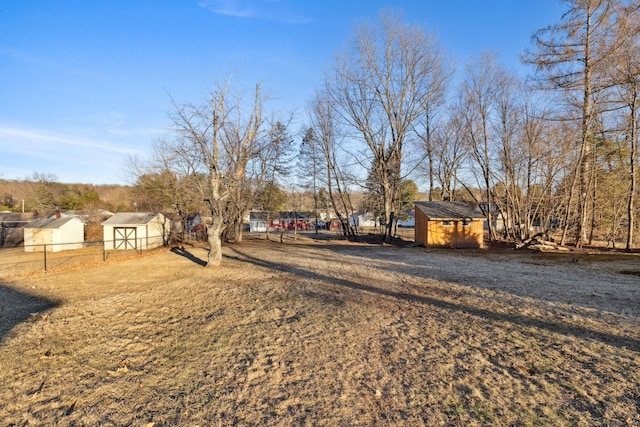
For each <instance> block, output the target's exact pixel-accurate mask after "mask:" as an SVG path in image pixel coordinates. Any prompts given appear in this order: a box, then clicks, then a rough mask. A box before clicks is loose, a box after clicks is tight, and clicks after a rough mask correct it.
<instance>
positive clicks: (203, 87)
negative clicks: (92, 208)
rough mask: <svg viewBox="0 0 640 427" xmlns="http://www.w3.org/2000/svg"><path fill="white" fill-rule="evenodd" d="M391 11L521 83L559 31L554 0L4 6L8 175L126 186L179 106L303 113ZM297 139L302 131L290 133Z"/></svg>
mask: <svg viewBox="0 0 640 427" xmlns="http://www.w3.org/2000/svg"><path fill="white" fill-rule="evenodd" d="M385 7H391V8H393V9H394V10H397V11H400V12H402V13H403V16H404V20H405V21H406V22H408V23H411V24H418V25H421V26H423V28H424V29H425V30H426V31H428V32H434V33H436V34H437V35H438V37H439V39H440V42H441V45H442V46H443V47H444V49H445V50H446V51H447V52H448V54H449V55H451V56H452V57H453V58H455V60H456V61H457V63H458V64H459V66H458V68H459V70H462V69H463V66H464V63H465V61H467V60H468V59H469V58H470V57H472V56H474V55H478V54H480V53H481V52H482V51H483V50H493V51H495V52H497V53H498V55H499V59H500V61H501V62H502V63H503V64H504V65H505V66H507V67H510V68H513V69H515V70H517V72H519V73H521V74H524V73H526V72H527V71H528V70H526V69H524V68H523V67H521V66H520V65H519V59H518V57H519V55H520V53H521V52H522V51H523V50H524V49H526V48H529V47H530V46H531V45H530V37H531V35H532V34H533V32H534V31H535V30H536V29H539V28H541V27H544V26H547V25H551V24H554V23H556V22H557V21H558V20H559V19H560V17H561V15H562V13H563V12H564V7H563V5H562V4H561V3H560V2H559V1H558V0H535V1H533V0H413V1H410V0H396V1H382V0H358V1H349V0H342V1H336V0H317V1H311V0H297V1H294V0H172V1H168V0H166V1H165V0H132V1H128V0H102V1H101V0H90V1H86V0H64V1H51V0H3V1H2V2H0V178H4V179H22V178H25V177H28V176H30V175H32V174H33V173H34V172H42V173H49V174H54V175H56V176H57V177H58V180H59V181H61V182H66V183H80V182H81V183H93V184H126V183H129V181H130V177H128V176H127V174H126V173H125V172H124V171H123V168H124V166H125V165H126V163H127V158H128V157H129V156H144V155H145V153H146V152H148V150H149V147H150V146H151V144H152V143H153V141H154V140H157V139H158V138H161V137H163V136H166V135H168V134H169V133H168V130H167V129H168V126H169V120H168V114H169V113H170V112H171V97H173V98H174V99H175V100H176V102H178V103H188V102H194V103H195V102H199V101H201V100H202V99H204V97H205V96H206V94H207V92H208V89H209V88H210V87H212V83H213V82H216V81H220V80H221V79H224V78H226V77H227V76H229V75H231V76H232V81H233V84H234V88H236V89H242V88H251V87H252V86H253V85H254V84H255V83H257V82H258V81H262V82H263V87H264V88H265V89H266V91H267V93H268V94H269V95H270V96H271V97H272V99H273V100H272V102H271V104H270V108H271V110H272V111H275V112H276V113H282V114H289V113H293V114H294V115H295V116H296V117H297V118H298V119H299V120H301V121H302V120H303V119H304V108H305V105H306V103H307V101H308V100H309V98H310V97H311V96H312V94H313V91H314V88H315V87H316V86H317V85H319V84H320V83H321V81H322V78H323V72H324V70H325V69H326V68H327V67H329V66H330V64H331V63H332V60H333V59H334V56H335V54H336V52H337V51H338V50H340V49H341V48H342V47H343V46H344V44H345V43H346V42H347V41H348V39H349V37H350V35H351V34H352V33H353V28H354V25H357V24H358V23H361V22H363V21H366V20H375V19H377V17H378V15H379V13H380V11H381V10H383V9H384V8H385ZM294 130H295V129H294Z"/></svg>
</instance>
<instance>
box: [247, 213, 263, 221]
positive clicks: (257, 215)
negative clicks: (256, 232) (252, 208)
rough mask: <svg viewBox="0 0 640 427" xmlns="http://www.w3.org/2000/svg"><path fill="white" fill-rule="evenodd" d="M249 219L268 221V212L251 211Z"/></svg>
mask: <svg viewBox="0 0 640 427" xmlns="http://www.w3.org/2000/svg"><path fill="white" fill-rule="evenodd" d="M249 220H250V221H266V220H267V213H266V212H249Z"/></svg>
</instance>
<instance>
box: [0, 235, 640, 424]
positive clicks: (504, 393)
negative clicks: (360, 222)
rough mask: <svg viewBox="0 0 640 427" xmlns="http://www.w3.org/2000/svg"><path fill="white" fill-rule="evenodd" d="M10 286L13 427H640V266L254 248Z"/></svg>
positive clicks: (185, 253)
mask: <svg viewBox="0 0 640 427" xmlns="http://www.w3.org/2000/svg"><path fill="white" fill-rule="evenodd" d="M224 254H225V258H224V265H223V267H221V268H219V269H207V268H204V267H202V265H201V264H202V263H201V260H203V259H205V257H206V250H205V249H203V248H185V250H179V249H177V250H174V251H162V252H159V253H155V254H150V255H147V256H142V257H138V258H135V259H130V260H126V261H121V262H107V263H100V264H96V265H92V266H88V267H84V268H75V269H68V270H65V271H57V272H56V271H49V272H46V273H40V274H36V275H31V276H27V277H21V278H17V279H12V280H4V281H0V338H1V339H2V341H1V342H0V425H3V426H4V425H16V426H23V425H26V426H36V425H37V426H40V425H61V426H82V425H87V426H97V425H100V426H111V425H113V426H121V425H131V426H156V427H157V426H174V425H178V426H209V425H212V426H217V425H220V426H230V425H234V426H236V425H237V426H246V425H277V426H291V425H309V426H315V425H321V426H338V425H340V426H346V425H349V426H372V425H373V426H375V425H379V426H388V425H398V426H400V425H407V426H422V425H424V426H438V425H444V426H483V425H486V426H547V425H552V426H627V425H640V277H638V275H637V274H635V273H636V272H637V271H638V270H639V268H640V267H639V266H640V264H639V261H640V258H638V257H637V256H622V255H621V256H615V257H607V258H598V257H587V256H576V255H575V254H568V255H566V256H558V255H553V256H551V255H544V254H530V253H519V252H518V253H515V252H509V253H507V252H503V253H489V252H486V251H470V252H467V251H447V250H426V249H423V248H397V247H391V246H382V245H357V244H349V243H344V242H332V243H331V244H329V243H327V242H325V243H324V244H322V243H316V242H313V241H310V240H301V241H300V242H298V243H297V244H292V243H289V244H280V243H270V242H264V241H262V242H251V241H249V242H246V244H243V245H236V246H228V247H225V249H224Z"/></svg>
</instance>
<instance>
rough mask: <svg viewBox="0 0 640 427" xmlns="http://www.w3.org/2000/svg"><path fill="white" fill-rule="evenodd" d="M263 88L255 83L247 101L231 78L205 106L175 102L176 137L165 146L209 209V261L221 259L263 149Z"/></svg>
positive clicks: (214, 93)
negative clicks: (236, 91) (235, 92)
mask: <svg viewBox="0 0 640 427" xmlns="http://www.w3.org/2000/svg"><path fill="white" fill-rule="evenodd" d="M260 89H261V88H260V84H258V85H256V87H255V91H254V94H253V99H252V102H250V103H248V104H243V102H242V97H241V96H240V95H236V96H234V95H232V94H231V92H230V88H229V82H226V83H225V84H222V85H218V86H216V87H215V89H214V90H212V91H211V93H210V97H209V99H208V101H207V103H206V104H204V105H193V104H186V105H177V104H175V103H174V107H175V112H174V114H173V122H174V124H175V130H176V139H175V140H173V141H172V142H167V143H165V144H164V146H163V149H164V150H165V151H167V152H169V153H171V155H172V157H173V158H174V163H173V167H175V168H178V169H180V170H182V171H183V173H184V175H185V176H189V177H193V178H194V180H193V185H195V186H197V189H198V191H199V192H200V194H201V197H202V200H203V202H204V203H206V205H207V206H208V209H209V211H210V214H211V221H210V223H209V224H208V225H207V240H208V242H209V257H208V261H207V265H208V266H218V265H220V264H221V262H222V237H221V236H222V233H223V232H224V230H225V229H226V228H227V227H228V226H229V224H234V225H236V226H237V218H238V216H239V215H241V211H242V207H241V206H239V204H240V202H241V199H242V194H243V191H244V187H243V185H244V183H245V182H246V181H245V179H246V177H247V174H248V171H249V169H250V166H251V165H252V162H254V161H256V159H257V158H258V155H259V154H260V149H259V147H258V145H259V140H260V138H259V137H260V132H261V130H262V125H263V119H262V117H263V105H264V102H265V100H264V98H263V96H262V93H261V90H260ZM246 108H248V109H249V113H248V114H247V113H246V111H247V110H246ZM198 178H202V179H198Z"/></svg>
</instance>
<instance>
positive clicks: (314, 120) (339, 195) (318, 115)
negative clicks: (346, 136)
mask: <svg viewBox="0 0 640 427" xmlns="http://www.w3.org/2000/svg"><path fill="white" fill-rule="evenodd" d="M308 110H309V120H310V123H311V127H310V129H311V132H310V133H308V134H307V135H306V144H307V146H311V145H314V148H313V149H312V150H313V151H314V152H316V154H318V155H319V157H321V159H322V165H323V166H322V167H323V169H324V173H318V179H319V181H320V182H321V183H323V184H324V185H325V186H326V188H327V193H328V195H329V202H330V203H331V207H332V208H333V211H334V212H335V214H336V216H337V217H338V220H339V221H340V224H341V226H342V232H343V234H344V235H345V236H346V237H351V236H354V235H355V230H354V229H353V227H352V226H351V223H350V222H349V215H350V214H352V213H353V211H354V209H353V204H352V203H351V196H350V193H349V179H348V174H347V173H346V172H345V167H344V165H342V164H341V163H340V162H339V161H338V157H340V156H339V153H340V140H341V137H342V136H341V134H340V130H339V129H338V123H337V120H336V111H335V108H334V106H333V103H332V101H331V100H330V99H329V98H328V97H327V96H326V94H324V93H322V92H317V93H316V96H315V98H314V99H313V100H312V101H311V102H310V103H309V109H308Z"/></svg>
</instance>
